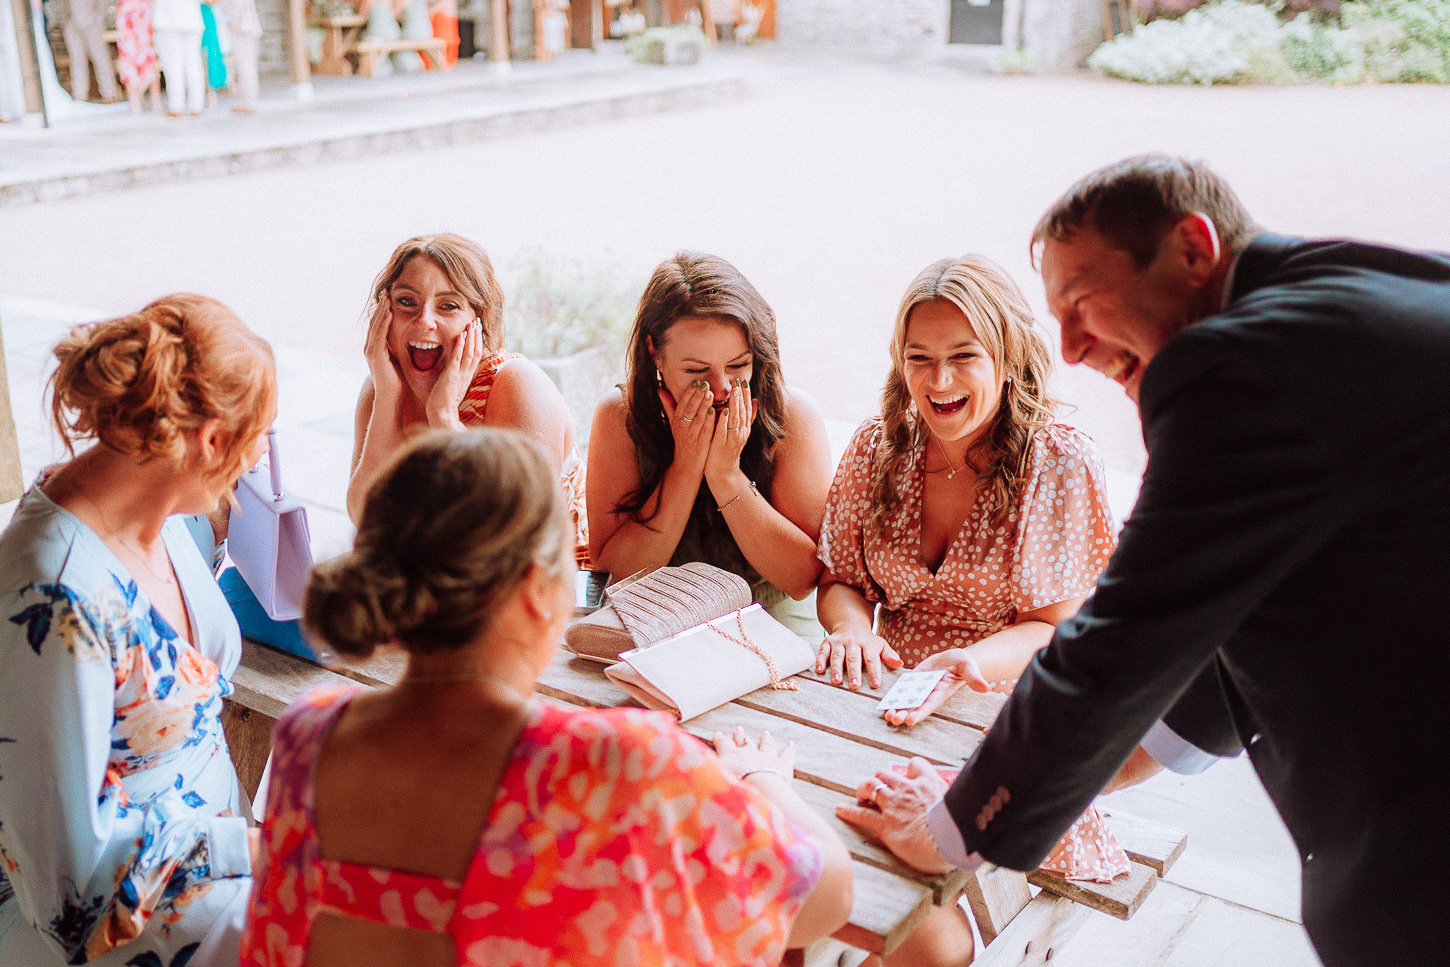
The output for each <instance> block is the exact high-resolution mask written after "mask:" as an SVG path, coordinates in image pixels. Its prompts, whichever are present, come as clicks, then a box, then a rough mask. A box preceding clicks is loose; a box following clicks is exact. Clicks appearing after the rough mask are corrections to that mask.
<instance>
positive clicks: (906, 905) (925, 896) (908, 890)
mask: <svg viewBox="0 0 1450 967" xmlns="http://www.w3.org/2000/svg"><path fill="white" fill-rule="evenodd" d="M851 880H852V885H853V889H854V894H853V899H852V901H851V919H850V920H849V921H847V923H846V925H845V926H844V927H842V928H841V929H840V930H837V931H836V933H835V934H834V936H835V938H836V939H837V940H840V941H842V942H844V943H848V944H850V945H851V946H853V947H859V948H861V949H862V950H866V951H870V952H871V953H873V954H883V955H885V954H889V953H891V951H893V950H895V949H896V948H897V947H898V946H899V945H900V944H901V941H903V940H905V939H906V938H907V936H908V935H909V934H910V933H911V932H912V931H913V930H915V929H916V925H917V924H919V923H921V921H922V920H923V919H924V918H925V917H926V915H927V913H928V912H930V910H931V908H932V906H933V903H934V900H933V898H932V891H931V890H929V889H927V888H926V887H924V886H922V885H921V884H919V883H913V882H911V881H908V880H904V879H903V878H902V877H899V876H897V875H895V874H893V873H888V872H886V871H885V870H882V869H878V868H877V867H875V866H871V865H869V864H867V863H861V862H857V861H853V862H852V863H851Z"/></svg>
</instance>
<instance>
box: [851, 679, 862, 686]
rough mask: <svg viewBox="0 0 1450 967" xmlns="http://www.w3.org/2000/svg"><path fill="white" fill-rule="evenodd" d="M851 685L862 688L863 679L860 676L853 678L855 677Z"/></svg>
mask: <svg viewBox="0 0 1450 967" xmlns="http://www.w3.org/2000/svg"><path fill="white" fill-rule="evenodd" d="M851 687H852V688H860V687H861V679H859V678H853V679H851Z"/></svg>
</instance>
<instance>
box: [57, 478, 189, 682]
mask: <svg viewBox="0 0 1450 967" xmlns="http://www.w3.org/2000/svg"><path fill="white" fill-rule="evenodd" d="M32 489H33V490H34V491H35V493H36V494H37V495H38V496H39V497H40V499H41V500H43V501H45V503H46V505H47V506H48V507H50V508H51V509H52V510H53V511H55V512H58V513H60V514H63V515H64V516H65V517H66V518H67V519H69V520H70V521H71V522H72V523H73V524H74V525H75V526H76V527H78V528H80V530H81V531H82V532H83V533H84V534H87V535H89V536H90V540H91V541H92V542H94V543H95V544H96V545H98V546H99V547H100V548H101V550H103V551H104V552H105V553H106V556H107V557H109V558H110V563H109V564H108V565H107V568H106V569H107V570H108V571H110V572H111V574H113V575H114V576H116V577H121V576H122V575H124V576H125V579H126V580H127V581H129V582H130V583H131V585H132V586H133V587H135V589H136V597H137V598H139V599H140V600H141V601H142V602H144V603H145V605H146V611H147V614H148V615H152V614H154V615H155V616H156V618H157V619H159V620H160V621H161V622H162V623H164V624H165V626H166V629H167V630H168V631H170V632H171V634H172V635H173V636H174V637H175V638H176V640H177V641H178V642H180V643H182V644H183V645H186V646H187V647H189V648H191V649H193V650H194V651H196V653H197V654H199V655H201V656H202V657H205V658H209V656H208V655H207V654H206V652H205V651H203V650H202V649H201V647H200V646H199V645H198V644H197V643H196V642H195V641H193V640H191V638H188V637H187V636H186V635H185V634H183V633H182V631H181V630H180V629H178V628H174V627H172V625H171V619H169V618H167V617H166V615H164V614H162V613H161V609H160V608H158V607H156V602H154V601H152V600H151V596H150V595H149V594H147V593H146V591H145V590H144V589H143V588H142V587H141V585H140V583H139V582H137V580H136V577H135V575H133V574H132V573H131V571H130V569H129V568H127V567H126V565H125V564H123V563H122V562H121V559H120V558H119V557H117V556H116V552H115V551H114V550H112V549H111V545H109V544H107V543H106V540H105V538H103V537H102V536H101V535H100V534H98V533H96V531H95V529H94V528H93V527H91V525H89V524H87V523H86V522H85V521H83V520H81V519H80V518H79V517H77V516H76V515H75V514H74V513H72V512H71V511H70V510H68V509H66V508H65V507H62V506H61V505H60V504H58V503H56V502H55V501H54V500H52V499H51V498H50V495H49V494H47V493H46V492H45V490H44V489H43V488H42V487H41V486H40V485H39V484H37V485H36V486H35V487H33V488H32ZM170 530H171V528H168V527H167V526H166V524H164V523H163V524H162V525H161V535H160V536H161V543H162V544H163V545H164V546H165V548H166V563H167V564H168V565H169V566H170V568H171V573H172V574H174V575H176V591H177V594H179V595H180V596H181V606H182V607H183V608H184V609H186V619H187V623H188V624H190V625H191V634H192V637H193V638H194V637H195V636H196V632H197V629H198V628H199V627H200V625H199V624H198V622H197V615H196V609H195V608H193V607H192V604H191V597H192V596H191V594H190V593H188V591H187V577H186V575H185V573H184V572H185V568H182V567H178V566H177V564H176V549H175V548H174V547H173V546H172V544H171V536H170V533H169V531H170Z"/></svg>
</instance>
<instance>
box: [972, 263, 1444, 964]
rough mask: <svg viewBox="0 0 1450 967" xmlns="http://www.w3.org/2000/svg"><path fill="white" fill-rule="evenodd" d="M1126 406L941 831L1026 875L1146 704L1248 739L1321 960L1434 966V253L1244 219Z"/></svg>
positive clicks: (1439, 683)
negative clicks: (1084, 533)
mask: <svg viewBox="0 0 1450 967" xmlns="http://www.w3.org/2000/svg"><path fill="white" fill-rule="evenodd" d="M1139 408H1140V412H1141V415H1142V419H1143V431H1144V437H1145V440H1146V442H1147V447H1148V465H1147V469H1146V471H1145V474H1144V478H1143V486H1142V490H1141V491H1140V493H1139V497H1138V503H1137V506H1136V507H1135V508H1134V510H1133V513H1132V515H1131V517H1130V518H1129V519H1128V521H1127V523H1126V524H1125V526H1124V528H1123V533H1122V538H1121V543H1120V545H1119V548H1118V551H1117V553H1116V554H1115V555H1114V556H1113V559H1112V561H1111V562H1110V563H1109V565H1108V568H1107V570H1106V572H1105V573H1104V574H1103V576H1102V579H1101V581H1100V582H1099V584H1098V587H1097V590H1096V592H1095V594H1094V596H1093V598H1092V599H1091V600H1090V601H1089V602H1088V603H1087V604H1086V605H1085V606H1084V607H1083V609H1082V611H1081V613H1080V614H1078V616H1077V617H1076V618H1073V619H1072V620H1070V621H1067V622H1064V623H1063V624H1062V625H1061V626H1060V627H1059V628H1058V630H1057V634H1056V636H1055V637H1054V638H1053V640H1052V643H1051V645H1049V646H1048V647H1047V648H1046V649H1044V650H1043V651H1042V652H1040V653H1039V654H1038V656H1037V658H1036V659H1035V660H1034V661H1033V663H1032V665H1031V667H1030V668H1029V669H1028V671H1027V673H1026V674H1024V675H1023V676H1022V679H1021V681H1020V682H1019V684H1018V686H1017V689H1016V691H1015V692H1014V693H1013V695H1012V699H1011V701H1010V702H1009V703H1008V705H1007V706H1006V707H1005V708H1004V710H1003V712H1002V715H1001V717H1000V718H999V719H998V721H997V724H996V726H995V727H994V728H993V729H992V731H991V732H990V733H989V735H988V737H987V739H986V741H985V742H984V743H983V745H982V747H981V748H980V750H978V752H977V754H976V755H975V756H974V758H973V759H972V761H971V763H970V764H969V766H968V768H967V769H966V770H965V771H964V772H963V773H962V774H961V776H960V777H959V778H958V780H957V782H956V783H955V784H954V785H953V786H952V788H951V791H950V792H949V793H948V794H947V797H946V803H947V808H948V809H949V811H950V812H951V814H952V817H953V819H954V820H955V821H956V824H957V826H958V827H959V828H960V829H961V830H962V834H963V838H964V840H965V845H966V848H967V850H968V851H976V852H979V853H981V854H982V855H983V856H985V857H986V858H987V859H989V860H992V861H993V862H996V863H999V864H1002V865H1006V866H1010V867H1014V868H1017V869H1031V868H1032V867H1034V866H1036V865H1037V864H1038V863H1039V862H1040V861H1041V859H1042V858H1043V857H1044V856H1045V855H1046V854H1047V853H1048V851H1049V850H1050V849H1051V847H1052V845H1053V843H1054V842H1056V840H1057V838H1058V837H1059V836H1060V835H1061V834H1062V833H1063V831H1064V830H1066V829H1067V828H1068V826H1069V825H1070V824H1071V823H1072V821H1073V820H1074V819H1075V818H1076V817H1077V816H1078V815H1079V814H1080V813H1081V812H1082V810H1083V809H1084V808H1085V807H1086V806H1087V804H1088V802H1089V801H1090V800H1091V799H1092V797H1093V795H1094V793H1096V792H1097V790H1098V789H1100V788H1101V787H1102V785H1103V784H1104V782H1106V781H1107V779H1108V778H1109V777H1111V776H1112V774H1113V773H1114V771H1115V770H1116V769H1117V768H1118V766H1119V765H1120V764H1121V763H1122V762H1123V761H1124V760H1125V759H1126V758H1127V756H1128V754H1129V752H1131V751H1132V749H1133V746H1134V744H1135V743H1136V742H1137V741H1138V739H1139V738H1140V737H1141V736H1142V735H1143V734H1144V733H1145V732H1146V731H1147V730H1148V728H1149V727H1150V726H1151V725H1152V723H1153V722H1154V720H1156V719H1158V718H1159V717H1160V716H1163V715H1165V714H1166V713H1170V710H1171V714H1169V723H1170V724H1171V725H1175V727H1176V728H1177V729H1178V730H1179V731H1180V734H1182V735H1183V736H1184V737H1185V738H1188V739H1189V740H1191V741H1193V742H1194V743H1195V744H1197V745H1200V746H1201V747H1203V748H1205V749H1208V750H1210V751H1213V752H1215V753H1218V754H1223V753H1226V752H1232V751H1233V750H1234V749H1235V748H1237V747H1238V744H1239V743H1240V742H1241V743H1242V744H1243V745H1244V746H1247V747H1248V750H1249V755H1250V757H1251V758H1252V760H1253V763H1254V766H1255V768H1256V769H1257V770H1258V772H1259V775H1260V777H1261V778H1262V779H1263V782H1264V785H1265V787H1266V788H1267V789H1268V792H1269V795H1270V796H1271V797H1272V798H1273V800H1274V803H1275V804H1276V806H1277V807H1278V809H1279V812H1280V814H1281V815H1282V816H1283V818H1284V821H1285V822H1286V823H1287V824H1288V827H1289V830H1290V832H1291V833H1292V834H1293V837H1294V839H1295V842H1296V843H1297V845H1298V848H1299V851H1300V855H1301V856H1302V857H1303V860H1304V867H1303V869H1304V920H1305V925H1306V926H1307V927H1308V929H1309V933H1310V937H1311V939H1312V940H1313V941H1314V943H1315V945H1316V947H1317V948H1318V949H1319V951H1320V955H1321V956H1322V957H1323V958H1324V959H1325V961H1326V963H1329V964H1335V965H1337V964H1357V963H1366V964H1367V963H1370V962H1371V959H1373V961H1374V962H1375V963H1392V964H1411V963H1436V962H1444V958H1446V957H1447V954H1446V952H1445V950H1446V947H1445V939H1444V937H1443V935H1442V934H1441V933H1440V931H1439V929H1438V920H1439V915H1440V914H1439V911H1440V908H1441V905H1442V904H1441V901H1440V898H1439V896H1438V892H1439V890H1438V886H1434V887H1432V886H1431V884H1432V882H1433V881H1434V880H1435V878H1437V877H1438V876H1439V874H1440V871H1441V870H1443V869H1444V868H1445V866H1446V865H1447V862H1450V847H1447V845H1446V844H1447V842H1450V839H1447V834H1450V830H1447V824H1450V803H1447V802H1446V801H1445V799H1444V798H1443V797H1442V796H1441V795H1440V794H1439V789H1440V788H1441V782H1443V778H1442V773H1443V772H1444V771H1445V770H1446V769H1447V768H1450V634H1447V632H1446V629H1445V621H1444V616H1443V615H1442V614H1441V612H1442V611H1444V610H1445V608H1446V605H1447V604H1450V258H1446V257H1443V256H1436V255H1422V254H1414V253H1408V252H1402V251H1397V250H1393V249H1388V248H1381V247H1375V246H1371V245H1364V244H1359V243H1352V242H1307V241H1302V240H1297V239H1289V238H1284V237H1278V236H1271V235H1261V236H1259V237H1258V238H1256V239H1255V240H1254V241H1253V242H1252V243H1251V244H1250V245H1249V246H1248V247H1247V248H1246V250H1245V251H1244V252H1243V253H1242V255H1241V256H1240V258H1239V261H1238V266H1237V269H1236V270H1235V274H1234V276H1233V281H1232V292H1231V296H1230V302H1229V305H1228V306H1227V307H1226V308H1225V309H1224V311H1222V312H1220V313H1219V314H1217V315H1215V316H1212V317H1210V318H1208V319H1206V320H1203V321H1201V322H1198V323H1195V324H1194V325H1191V326H1189V327H1188V328H1186V329H1184V330H1183V331H1182V332H1180V333H1178V334H1177V335H1175V336H1174V337H1173V338H1172V339H1171V340H1169V342H1168V344H1167V345H1166V346H1165V347H1164V348H1163V349H1162V351H1161V352H1160V353H1159V354H1158V355H1157V356H1156V357H1155V358H1154V359H1153V361H1152V363H1151V364H1150V365H1149V367H1148V369H1147V371H1146V372H1145V373H1144V377H1143V382H1142V387H1141V393H1140V406H1139ZM1190 683H1194V684H1195V687H1194V688H1193V689H1192V690H1190V691H1187V692H1185V690H1186V689H1187V686H1188V685H1189V684H1190ZM1180 698H1182V699H1183V701H1182V703H1181V704H1180V705H1179V706H1178V707H1177V708H1175V707H1174V706H1175V703H1178V702H1179V700H1180ZM1175 720H1176V721H1175ZM1185 723H1186V724H1185ZM999 792H1005V795H1002V796H999V799H1006V800H1007V802H1006V804H1005V805H1004V806H1003V807H1002V808H1001V809H1000V810H997V811H996V812H995V814H994V813H993V811H992V810H991V809H985V810H984V808H983V807H984V805H985V804H986V803H987V802H988V800H989V798H990V797H991V796H992V795H993V794H994V793H999Z"/></svg>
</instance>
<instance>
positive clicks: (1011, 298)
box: [871, 255, 1057, 527]
mask: <svg viewBox="0 0 1450 967" xmlns="http://www.w3.org/2000/svg"><path fill="white" fill-rule="evenodd" d="M935 300H942V301H945V302H949V303H951V304H952V305H954V306H956V307H957V308H958V309H960V310H961V311H962V315H964V316H965V317H966V319H967V324H968V325H969V326H971V328H972V332H973V333H974V334H975V335H976V337H977V340H978V341H979V342H981V344H982V346H983V347H984V348H985V349H986V350H987V353H988V354H989V355H990V356H991V357H992V362H993V363H994V364H995V365H996V367H997V375H998V377H999V379H1000V380H1001V381H1002V384H1003V385H1002V401H1001V403H1000V404H999V406H998V408H997V414H996V416H995V417H994V418H993V420H992V425H991V428H990V429H989V431H988V433H987V435H986V437H985V439H984V444H983V447H982V453H983V454H984V455H985V460H984V461H983V463H982V465H981V466H978V465H977V463H976V462H974V455H973V454H968V455H967V459H968V462H969V463H971V465H972V469H974V470H975V471H976V472H977V473H978V474H982V475H985V476H986V477H987V478H988V481H989V486H990V487H991V498H990V504H989V513H990V514H991V516H992V518H993V519H994V520H997V521H1000V520H1001V519H1002V518H1003V517H1005V516H1006V514H1007V512H1008V510H1009V509H1010V508H1011V507H1012V506H1013V505H1014V503H1015V502H1016V500H1017V497H1018V495H1019V494H1020V493H1021V490H1022V486H1023V483H1024V480H1025V477H1026V474H1027V460H1028V455H1029V453H1030V452H1031V446H1032V436H1033V434H1034V433H1036V431H1037V430H1038V429H1040V428H1041V427H1043V426H1045V425H1046V424H1048V423H1050V422H1051V421H1052V418H1053V415H1054V411H1055V409H1056V407H1057V403H1056V401H1055V400H1053V399H1052V398H1051V397H1050V396H1048V394H1047V378H1048V376H1049V374H1050V373H1051V372H1052V356H1051V353H1050V352H1049V351H1048V348H1047V343H1046V342H1045V341H1044V340H1043V338H1042V335H1041V333H1039V332H1038V330H1037V328H1036V326H1035V325H1034V323H1033V318H1032V310H1031V309H1030V308H1028V305H1027V300H1026V299H1025V298H1023V296H1022V291H1021V290H1020V289H1018V288H1017V285H1016V283H1014V282H1013V281H1012V278H1011V277H1010V276H1009V275H1007V273H1006V272H1005V271H1003V269H1002V268H1001V267H1000V266H998V265H997V264H996V263H995V262H993V261H992V260H990V259H987V258H984V257H982V256H980V255H963V256H961V257H960V258H955V259H950V258H948V259H942V260H940V261H938V262H933V263H932V264H931V265H928V266H927V267H926V268H925V269H923V270H922V271H921V274H919V275H918V276H917V277H916V278H915V279H914V280H913V281H912V283H911V285H910V286H909V287H908V288H907V290H906V294H905V295H904V296H902V299H901V307H900V308H899V309H898V310H897V312H896V327H895V329H894V330H893V332H892V335H891V372H890V374H889V375H888V376H887V377H886V386H885V387H884V388H883V389H882V391H881V420H882V427H881V431H882V437H881V445H880V446H879V447H878V448H877V451H876V459H875V464H874V466H873V467H872V478H871V479H872V487H871V490H872V496H873V498H874V499H873V502H872V503H873V508H872V515H871V520H872V525H873V526H874V527H879V526H880V525H881V523H882V522H883V521H885V520H886V518H887V517H889V516H890V515H891V514H893V513H894V512H895V511H896V510H897V508H899V507H900V506H901V492H900V490H899V489H898V481H899V480H900V479H901V478H902V477H903V476H904V475H905V473H906V471H907V469H908V468H909V467H910V465H911V461H912V460H913V459H914V457H915V454H916V451H917V449H918V448H920V447H921V446H923V445H924V444H925V443H926V438H927V432H928V431H927V428H926V425H925V423H924V422H923V421H922V420H921V418H920V414H918V413H917V411H916V405H915V404H914V403H913V402H912V400H911V393H910V391H909V390H908V389H907V386H906V329H907V326H908V324H909V323H910V321H911V312H912V310H913V309H915V308H916V307H917V306H918V305H921V304H922V303H923V302H932V301H935Z"/></svg>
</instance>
